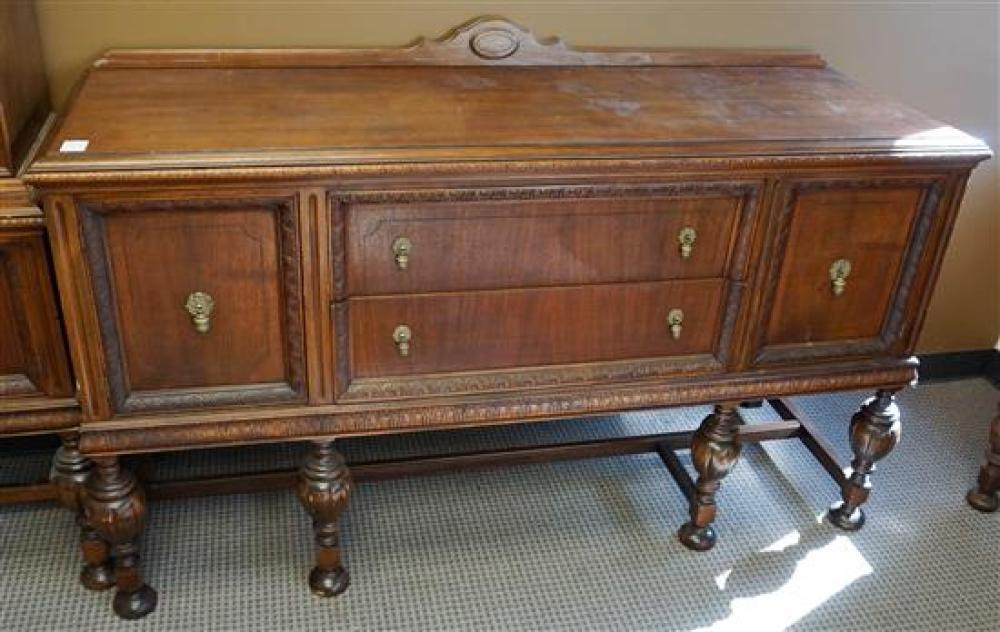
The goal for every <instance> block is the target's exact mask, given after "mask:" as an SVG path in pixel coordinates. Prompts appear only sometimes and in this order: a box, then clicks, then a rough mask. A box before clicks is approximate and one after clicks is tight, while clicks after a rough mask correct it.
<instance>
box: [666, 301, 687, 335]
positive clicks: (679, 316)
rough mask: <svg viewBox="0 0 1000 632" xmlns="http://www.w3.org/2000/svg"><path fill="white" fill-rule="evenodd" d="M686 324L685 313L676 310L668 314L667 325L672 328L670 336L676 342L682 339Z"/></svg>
mask: <svg viewBox="0 0 1000 632" xmlns="http://www.w3.org/2000/svg"><path fill="white" fill-rule="evenodd" d="M683 323H684V311H683V310H681V309H678V308H676V307H675V308H674V309H672V310H670V311H669V312H667V325H669V326H670V335H671V336H673V338H674V340H678V339H680V337H681V331H682V329H683V327H682V326H681V325H682V324H683Z"/></svg>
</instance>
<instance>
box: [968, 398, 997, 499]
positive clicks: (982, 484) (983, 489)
mask: <svg viewBox="0 0 1000 632" xmlns="http://www.w3.org/2000/svg"><path fill="white" fill-rule="evenodd" d="M998 491H1000V405H998V406H997V416H996V417H994V418H993V423H992V424H990V443H989V448H987V450H986V462H985V463H983V467H982V468H980V470H979V480H978V481H977V485H976V487H974V488H973V489H971V490H969V495H968V496H966V498H967V499H968V501H969V504H970V505H972V506H973V507H974V508H976V509H978V510H979V511H987V512H991V511H996V510H997V508H998V507H1000V500H998V498H997V492H998Z"/></svg>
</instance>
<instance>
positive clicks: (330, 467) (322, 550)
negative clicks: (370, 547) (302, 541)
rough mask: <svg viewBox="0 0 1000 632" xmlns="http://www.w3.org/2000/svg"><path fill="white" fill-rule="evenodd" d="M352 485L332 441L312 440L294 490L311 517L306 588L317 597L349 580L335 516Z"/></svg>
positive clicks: (333, 591)
mask: <svg viewBox="0 0 1000 632" xmlns="http://www.w3.org/2000/svg"><path fill="white" fill-rule="evenodd" d="M352 488H353V482H352V481H351V473H350V471H349V470H348V469H347V464H346V463H345V462H344V457H342V456H341V455H340V453H339V452H337V451H336V450H335V449H334V447H333V441H332V440H330V441H317V442H315V443H313V444H312V447H311V448H310V450H309V453H308V455H307V456H306V459H305V463H303V465H302V469H301V470H300V471H299V482H298V486H297V487H296V491H297V492H298V496H299V500H300V501H301V502H302V505H303V506H304V507H305V509H306V511H307V512H309V515H310V516H312V519H313V533H314V534H315V538H316V566H315V567H314V568H313V569H312V571H311V572H310V573H309V588H311V589H312V591H313V593H315V594H316V595H319V596H320V597H333V596H334V595H339V594H340V593H342V592H344V591H345V590H347V586H348V584H349V583H350V576H349V575H348V574H347V569H345V568H344V565H343V564H342V562H341V555H340V534H339V529H338V527H337V520H338V519H339V518H340V515H341V514H342V513H343V512H344V510H345V509H346V508H347V501H348V498H349V497H350V495H351V491H352Z"/></svg>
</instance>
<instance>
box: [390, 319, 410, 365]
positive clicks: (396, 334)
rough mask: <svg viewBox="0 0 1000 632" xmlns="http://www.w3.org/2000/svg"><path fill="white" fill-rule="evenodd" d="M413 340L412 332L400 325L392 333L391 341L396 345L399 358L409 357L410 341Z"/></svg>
mask: <svg viewBox="0 0 1000 632" xmlns="http://www.w3.org/2000/svg"><path fill="white" fill-rule="evenodd" d="M412 339H413V332H412V331H410V328H409V327H407V326H406V325H400V326H399V327H396V329H395V330H394V331H393V332H392V341H393V342H395V343H396V351H398V352H399V356H400V357H401V358H405V357H406V356H408V355H410V340H412Z"/></svg>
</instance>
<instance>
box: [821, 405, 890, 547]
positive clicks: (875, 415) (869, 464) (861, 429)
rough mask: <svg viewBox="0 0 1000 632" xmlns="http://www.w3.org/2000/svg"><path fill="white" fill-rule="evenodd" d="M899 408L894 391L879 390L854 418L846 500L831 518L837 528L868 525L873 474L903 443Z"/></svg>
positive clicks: (830, 515)
mask: <svg viewBox="0 0 1000 632" xmlns="http://www.w3.org/2000/svg"><path fill="white" fill-rule="evenodd" d="M900 429H901V427H900V415H899V407H898V406H896V401H895V396H894V394H893V391H890V390H879V391H878V392H877V393H876V394H875V396H874V397H872V398H869V399H868V400H866V401H865V403H864V404H863V405H862V406H861V410H859V411H858V412H857V413H855V414H854V416H853V417H852V418H851V426H850V433H851V450H852V451H853V452H854V460H852V461H851V473H850V475H849V476H848V477H847V480H846V481H845V482H844V484H843V486H842V491H843V500H842V501H840V502H838V503H836V504H835V505H833V506H832V507H831V508H830V512H829V514H828V517H829V519H830V522H832V523H833V524H834V525H835V526H837V527H840V528H841V529H844V530H846V531H856V530H858V529H860V528H861V527H862V526H864V524H865V513H864V511H862V509H861V505H862V504H864V502H865V501H866V500H868V495H869V494H870V493H871V489H872V484H871V472H872V470H874V469H875V463H876V462H877V461H879V460H881V459H882V458H883V457H885V456H886V455H887V454H889V452H891V451H892V449H893V448H895V447H896V443H898V442H899V434H900Z"/></svg>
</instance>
